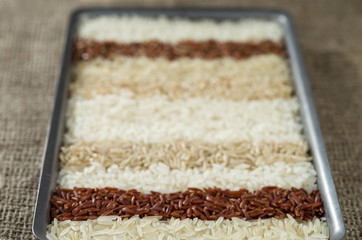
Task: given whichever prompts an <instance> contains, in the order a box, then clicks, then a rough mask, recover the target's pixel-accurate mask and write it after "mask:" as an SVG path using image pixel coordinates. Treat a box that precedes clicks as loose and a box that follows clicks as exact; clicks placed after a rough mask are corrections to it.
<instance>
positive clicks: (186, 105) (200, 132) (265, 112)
mask: <svg viewBox="0 0 362 240" xmlns="http://www.w3.org/2000/svg"><path fill="white" fill-rule="evenodd" d="M297 112H298V103H297V100H296V99H273V100H255V101H239V102H235V101H231V100H216V99H206V98H190V99H184V100H175V101H169V100H167V99H164V98H162V97H154V98H149V99H133V98H132V97H131V96H125V95H104V96H97V97H95V98H93V99H84V98H81V97H75V98H71V99H70V100H69V105H68V110H67V121H66V126H67V128H68V131H67V132H66V134H65V142H66V143H73V142H76V141H84V142H93V141H107V140H109V141H122V140H126V141H134V142H144V143H149V142H167V141H174V140H188V141H189V140H202V141H205V142H214V143H215V142H216V143H217V142H237V141H243V140H247V141H250V142H260V141H266V142H283V141H290V142H299V141H302V140H303V136H302V134H301V130H302V126H301V124H300V122H299V118H298V115H297Z"/></svg>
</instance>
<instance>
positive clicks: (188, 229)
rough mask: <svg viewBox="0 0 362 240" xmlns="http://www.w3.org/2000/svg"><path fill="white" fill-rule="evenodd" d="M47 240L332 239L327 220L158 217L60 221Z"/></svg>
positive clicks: (54, 224)
mask: <svg viewBox="0 0 362 240" xmlns="http://www.w3.org/2000/svg"><path fill="white" fill-rule="evenodd" d="M47 238H48V239H50V240H58V239H70V240H80V239H83V240H85V239H97V240H108V239H114V240H116V239H150V240H153V239H160V240H163V239H164V240H166V239H167V240H169V239H179V240H181V239H252V240H262V239H268V240H275V239H282V240H287V239H290V240H305V239H307V240H323V239H328V238H329V230H328V226H327V223H326V220H325V219H317V218H314V219H313V220H312V221H300V220H296V219H294V218H292V217H291V216H288V218H285V219H275V218H272V219H258V220H255V221H246V220H244V219H239V218H233V219H232V220H225V219H223V218H219V219H218V220H217V221H203V220H199V219H197V218H195V219H193V220H191V219H185V220H180V219H174V218H172V219H169V220H167V221H159V218H157V217H145V218H139V217H137V216H135V217H132V218H130V219H121V218H118V217H115V216H106V217H100V218H98V219H96V220H88V221H70V220H67V221H58V220H56V219H55V220H54V221H53V222H52V223H51V224H49V225H48V231H47Z"/></svg>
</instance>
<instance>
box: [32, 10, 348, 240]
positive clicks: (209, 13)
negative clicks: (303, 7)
mask: <svg viewBox="0 0 362 240" xmlns="http://www.w3.org/2000/svg"><path fill="white" fill-rule="evenodd" d="M109 14H112V15H114V14H119V15H121V14H139V15H144V16H159V15H163V16H167V17H176V16H177V17H184V18H190V19H202V18H208V19H215V20H235V19H246V18H253V19H263V20H271V21H276V22H278V23H280V24H281V26H282V27H283V29H284V33H285V42H286V46H287V50H288V55H289V61H290V66H291V72H292V81H293V85H294V90H295V93H296V96H297V98H298V100H299V102H300V106H301V109H300V115H301V119H302V123H303V127H304V134H305V137H306V139H307V141H308V144H309V147H310V151H311V154H312V156H313V159H314V160H313V161H314V166H315V168H316V171H317V175H318V187H319V190H320V193H321V197H322V200H323V203H324V207H325V211H326V218H327V223H328V226H329V229H330V239H332V240H339V239H343V237H344V235H345V227H344V222H343V217H342V213H341V209H340V206H339V202H338V197H337V193H336V189H335V186H334V181H333V177H332V173H331V170H330V166H329V162H328V157H327V153H326V150H325V146H324V142H323V138H322V133H321V130H320V127H319V123H318V117H317V113H316V110H315V107H314V103H313V99H312V94H311V90H310V86H309V80H308V76H307V73H306V70H305V67H304V63H303V59H302V54H301V51H300V48H299V45H298V41H297V37H296V33H295V29H294V26H293V21H292V19H291V17H290V16H289V14H287V13H286V12H283V11H277V10H261V9H156V8H152V9H139V8H89V9H79V10H77V11H75V12H73V14H72V15H71V18H70V21H69V27H68V33H67V38H66V44H65V48H64V54H63V61H62V68H61V72H60V77H59V82H58V88H57V91H56V95H55V101H54V108H53V115H52V119H51V122H50V127H49V131H48V137H47V141H46V148H45V152H44V162H43V167H42V171H41V176H40V183H39V190H38V196H37V202H36V210H35V214H34V222H33V233H34V234H35V236H36V237H38V238H39V239H46V231H47V225H48V224H49V223H50V198H51V195H52V193H53V191H54V189H55V186H56V179H57V177H58V171H59V166H58V152H59V148H60V145H61V142H62V137H63V134H64V123H65V108H66V101H67V98H68V84H69V80H70V77H69V70H70V65H71V51H72V44H73V40H74V38H75V33H76V24H77V22H78V20H79V19H80V18H81V17H83V16H85V15H86V16H90V17H92V16H99V15H109Z"/></svg>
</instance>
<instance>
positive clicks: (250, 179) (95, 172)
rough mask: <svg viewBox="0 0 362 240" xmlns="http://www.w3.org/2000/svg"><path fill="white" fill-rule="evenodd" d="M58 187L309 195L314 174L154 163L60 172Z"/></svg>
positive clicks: (300, 168) (300, 166)
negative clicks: (269, 190) (269, 189)
mask: <svg viewBox="0 0 362 240" xmlns="http://www.w3.org/2000/svg"><path fill="white" fill-rule="evenodd" d="M58 186H59V187H61V188H73V187H91V188H101V187H116V188H119V189H125V190H128V189H137V190H139V191H141V192H146V193H148V192H150V191H158V192H163V193H170V192H177V191H185V190H187V188H188V187H198V188H205V187H214V186H217V187H219V188H222V189H231V190H239V189H240V188H246V189H248V190H250V191H254V190H257V189H260V188H262V187H264V186H278V187H281V188H286V189H290V188H291V187H295V188H304V189H306V190H307V191H308V192H311V191H312V190H314V189H316V172H315V170H314V168H313V165H312V163H310V162H299V163H284V162H277V163H274V164H271V165H264V166H259V167H257V168H255V169H253V170H248V166H247V165H238V166H235V167H233V168H228V167H226V166H225V165H222V164H213V165H212V166H211V167H210V168H207V169H199V168H190V169H186V170H180V169H170V168H169V167H168V166H166V165H165V164H163V163H153V164H151V165H150V167H149V168H148V169H146V170H140V171H134V170H133V169H131V168H128V167H127V168H125V169H120V168H119V167H118V166H117V165H112V166H111V167H109V168H107V169H106V168H104V167H103V166H102V165H101V164H100V163H92V165H91V166H90V167H86V168H84V170H80V171H71V170H67V169H62V170H61V171H60V172H59V177H58Z"/></svg>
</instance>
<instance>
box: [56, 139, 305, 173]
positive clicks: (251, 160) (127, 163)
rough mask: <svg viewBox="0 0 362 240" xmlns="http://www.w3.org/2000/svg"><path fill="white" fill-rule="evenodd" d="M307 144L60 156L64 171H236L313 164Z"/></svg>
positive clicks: (202, 145) (114, 149)
mask: <svg viewBox="0 0 362 240" xmlns="http://www.w3.org/2000/svg"><path fill="white" fill-rule="evenodd" d="M307 151H308V147H307V144H306V142H304V141H301V142H296V143H293V142H282V143H267V142H263V143H260V144H253V143H251V142H247V141H244V142H235V143H224V144H223V143H214V144H212V143H206V142H202V141H190V142H185V141H173V142H168V143H149V144H144V143H135V142H129V141H123V142H108V141H107V142H106V141H105V142H93V143H83V142H77V143H75V144H72V145H67V146H63V147H62V148H61V152H60V162H61V166H62V168H65V169H69V170H73V171H76V170H81V169H83V168H84V167H89V166H90V165H91V164H92V163H93V162H98V163H100V164H101V165H102V166H103V167H105V168H108V167H110V166H111V165H112V164H116V165H117V166H118V167H119V168H120V169H124V168H126V167H129V168H132V169H133V170H141V169H147V168H149V167H150V165H151V164H152V163H157V162H161V163H163V164H165V165H167V166H168V167H170V169H188V168H195V167H197V168H204V169H205V168H208V167H210V166H211V165H212V164H214V163H217V164H225V166H227V167H235V166H237V165H239V164H247V165H248V166H249V169H254V168H255V167H258V166H261V165H268V164H273V163H275V162H286V163H292V162H305V161H311V157H309V156H308V153H307Z"/></svg>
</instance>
